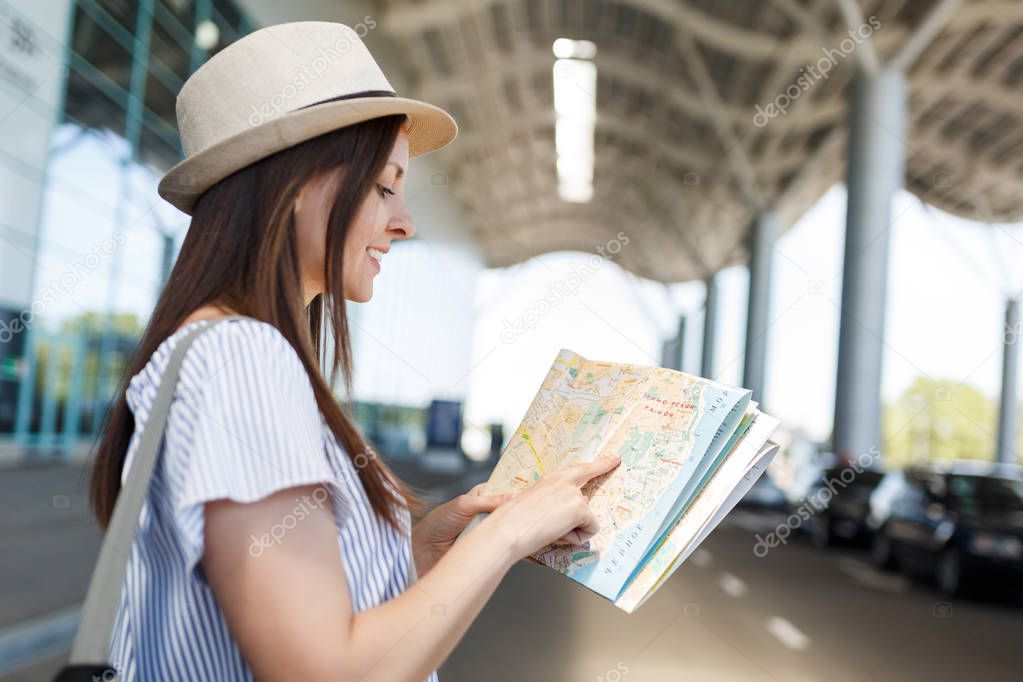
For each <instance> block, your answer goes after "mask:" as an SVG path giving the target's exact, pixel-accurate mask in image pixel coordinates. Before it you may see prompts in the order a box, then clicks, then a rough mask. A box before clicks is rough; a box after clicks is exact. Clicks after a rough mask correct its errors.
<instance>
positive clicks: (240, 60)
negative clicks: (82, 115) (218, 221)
mask: <svg viewBox="0 0 1023 682" xmlns="http://www.w3.org/2000/svg"><path fill="white" fill-rule="evenodd" d="M392 114H405V115H406V116H408V123H407V126H406V130H407V132H408V136H409V155H410V156H418V155H420V154H425V153H426V152H430V151H434V150H435V149H440V148H441V147H443V146H445V145H446V144H448V143H449V142H451V140H453V139H454V138H455V135H456V134H457V133H458V126H457V125H456V124H455V121H454V119H453V118H451V116H450V115H448V113H447V112H445V111H444V110H443V109H440V108H438V107H435V106H433V105H432V104H427V103H425V102H420V101H417V100H414V99H406V98H404V97H398V96H397V95H396V94H395V92H394V89H393V88H392V87H391V84H390V83H388V82H387V78H386V77H385V76H384V74H383V72H382V71H381V70H380V67H379V66H378V65H377V63H376V61H375V60H374V59H373V56H372V55H371V54H370V53H369V50H367V49H366V46H365V44H363V42H362V40H361V39H360V37H359V34H358V32H356V31H355V30H353V29H352V28H349V27H348V26H345V25H344V24H335V23H330V22H321V21H301V22H295V23H290V24H279V25H277V26H268V27H266V28H263V29H260V30H258V31H255V32H253V33H250V34H249V35H247V36H245V37H244V38H241V39H239V40H237V41H236V42H234V43H232V44H231V45H229V46H227V47H226V48H224V49H223V50H221V51H220V52H219V53H217V54H216V55H214V56H213V57H212V58H211V59H210V60H209V61H208V62H206V63H205V64H203V65H202V67H200V68H199V69H198V70H197V71H196V72H195V73H194V74H192V76H191V77H190V78H189V79H188V80H187V81H186V82H185V84H184V85H183V86H182V88H181V92H180V93H178V99H177V118H178V130H179V132H180V134H181V144H182V147H183V148H184V152H185V160H184V161H182V162H180V163H179V164H177V165H176V166H174V167H173V168H171V169H170V171H168V172H167V174H166V175H165V176H164V177H163V179H162V180H161V181H160V187H159V192H160V196H162V197H163V198H164V199H166V200H167V201H169V202H170V203H171V204H173V205H174V206H176V207H177V208H179V209H181V210H182V211H184V212H185V213H191V212H192V209H193V207H194V206H195V202H196V201H197V200H198V199H199V197H200V196H201V195H202V193H203V192H205V191H206V190H208V189H209V188H210V187H212V186H213V185H214V184H216V183H217V182H219V181H220V180H222V179H224V178H226V177H227V176H229V175H230V174H231V173H234V172H235V171H238V170H241V169H242V168H244V167H246V166H248V165H249V164H252V163H254V162H256V161H258V160H260V159H262V158H265V157H267V156H270V155H271V154H273V153H275V152H279V151H281V150H282V149H287V148H288V147H291V146H293V145H296V144H298V143H299V142H304V141H305V140H308V139H310V138H313V137H316V136H317V135H322V134H323V133H326V132H329V131H331V130H336V129H338V128H342V127H344V126H347V125H351V124H353V123H361V122H362V121H367V120H369V119H373V118H379V117H381V116H389V115H392Z"/></svg>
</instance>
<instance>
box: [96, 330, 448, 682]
mask: <svg viewBox="0 0 1023 682" xmlns="http://www.w3.org/2000/svg"><path fill="white" fill-rule="evenodd" d="M206 324H209V322H206V321H199V322H194V323H191V324H189V325H186V326H185V327H183V328H182V329H179V330H177V331H176V332H175V333H174V334H173V335H172V336H170V337H169V338H168V339H167V340H166V341H164V342H163V343H162V344H161V345H160V347H159V348H158V349H157V350H156V352H155V353H153V356H152V357H151V358H150V360H149V362H148V364H147V365H146V366H145V368H143V370H142V371H141V372H139V373H138V374H137V375H135V376H134V377H132V379H131V381H130V382H129V385H128V389H127V402H128V406H129V408H130V409H131V411H132V413H133V414H134V415H135V424H136V428H135V434H134V435H133V436H132V440H131V443H130V445H129V448H128V456H127V459H126V461H125V467H124V471H123V472H122V481H123V480H124V478H125V477H126V476H127V472H128V469H129V468H130V467H131V462H132V459H133V457H134V452H135V449H136V448H137V446H138V441H139V435H140V433H141V429H142V427H143V426H144V425H145V423H146V419H147V418H148V416H149V410H150V408H151V406H152V403H153V399H154V398H155V396H156V390H157V386H158V385H159V381H160V378H161V376H162V374H163V371H164V369H165V368H166V366H167V360H168V358H169V356H170V353H171V350H172V348H173V347H174V345H175V344H176V343H177V342H178V340H179V339H180V338H181V336H182V334H183V333H184V331H185V330H186V329H189V328H191V327H193V326H194V325H206ZM315 483H324V484H327V487H328V488H329V490H330V492H331V496H330V500H329V501H328V500H315V499H310V500H306V501H303V502H301V504H305V505H306V506H307V507H308V505H310V504H318V503H320V504H330V505H331V506H332V509H333V513H334V518H335V521H336V522H337V526H338V547H339V550H340V552H341V559H342V562H343V564H344V569H345V573H346V577H347V579H348V590H349V593H350V595H351V601H352V606H353V608H354V609H355V611H363V610H365V609H369V608H372V607H373V606H376V605H378V604H380V603H381V602H384V601H387V600H389V599H391V598H393V597H395V596H397V595H398V594H400V593H401V592H402V591H404V590H405V588H406V587H407V586H408V585H409V584H410V583H411V582H412V581H414V580H415V575H414V574H413V575H410V573H413V572H414V568H413V567H412V565H411V541H410V536H409V530H410V517H409V513H408V510H407V509H406V510H404V511H403V513H402V515H401V520H402V524H401V525H402V526H403V531H397V530H395V529H393V528H391V527H390V526H389V525H388V524H387V523H386V522H385V521H384V520H382V519H380V518H379V517H378V516H377V515H376V514H375V513H374V512H373V509H372V507H371V506H370V503H369V500H368V498H367V497H366V493H365V490H364V489H363V487H362V483H361V482H360V480H359V477H358V474H357V473H356V470H355V467H354V466H353V464H352V462H351V460H350V459H349V458H348V457H347V456H346V455H345V453H344V451H343V449H342V447H341V445H340V444H339V443H338V442H337V440H336V439H335V438H334V436H333V434H332V433H331V432H330V430H329V429H328V428H327V426H326V422H325V421H324V419H323V417H322V415H321V414H320V412H319V409H318V408H317V405H316V400H315V397H314V395H313V390H312V387H311V385H310V384H309V380H308V377H307V376H306V373H305V370H304V369H303V367H302V364H301V361H300V360H299V358H298V355H297V354H296V353H295V351H294V349H292V347H291V346H290V344H289V343H288V342H287V340H286V339H285V338H284V337H283V336H282V335H281V334H280V332H278V331H277V329H275V328H274V327H273V326H271V325H268V324H264V323H262V322H258V321H255V320H233V321H229V322H224V323H221V324H220V325H218V326H217V327H216V328H215V329H213V330H211V331H208V332H206V333H204V334H202V335H200V336H199V337H198V338H197V339H196V341H195V342H194V343H193V345H192V347H191V348H190V349H189V350H188V352H187V354H186V355H185V359H184V363H183V364H182V367H181V375H180V378H179V380H178V387H177V391H176V392H175V395H174V401H173V402H172V403H171V408H170V413H169V415H168V418H167V426H166V438H165V441H164V447H163V451H162V452H161V453H160V457H159V459H158V461H157V465H156V469H155V471H154V473H153V479H152V483H151V484H150V489H149V493H148V498H147V500H146V503H145V505H144V506H143V508H142V516H141V520H140V525H139V529H138V533H137V535H136V536H135V540H134V543H133V545H132V547H131V555H130V560H129V563H128V571H127V576H126V579H125V585H124V590H123V592H122V598H121V607H120V612H119V614H118V618H117V625H116V627H115V631H114V637H113V643H112V646H111V652H110V660H111V663H112V664H113V665H114V666H115V667H116V668H117V670H118V671H119V674H120V675H121V676H123V677H119V678H118V679H125V680H251V679H253V676H252V673H251V671H250V670H249V668H248V666H247V665H246V664H245V661H244V660H243V659H242V656H241V652H240V651H239V649H238V645H237V644H236V643H235V641H234V640H233V639H232V637H231V635H230V633H229V631H228V628H227V623H226V621H225V620H224V614H223V613H222V612H221V610H220V608H219V607H218V605H217V602H216V599H215V598H214V596H213V592H212V590H211V589H210V587H209V586H208V585H207V583H206V581H205V578H204V576H203V574H202V567H201V564H200V559H201V558H202V554H203V520H204V504H205V503H206V502H209V501H211V500H219V499H231V500H235V501H237V502H253V501H255V500H259V499H261V498H264V497H266V496H268V495H270V494H272V493H274V492H276V491H279V490H283V489H287V488H292V487H295V486H301V485H309V484H315ZM296 504H297V505H298V504H299V502H298V501H297V500H296ZM296 515H297V518H301V514H300V512H298V511H297V510H296ZM284 521H285V523H286V519H285V520H284ZM268 530H269V529H268ZM268 537H269V536H267V537H263V538H261V539H258V541H257V539H256V538H254V539H253V544H252V547H251V549H250V551H252V552H261V551H266V550H267V549H268V546H267V545H268V542H269V543H272V542H273V540H272V539H270V540H269V541H268V539H267V538H268ZM428 679H429V680H431V681H432V680H436V679H437V674H436V672H434V673H431V674H430V677H429V678H428Z"/></svg>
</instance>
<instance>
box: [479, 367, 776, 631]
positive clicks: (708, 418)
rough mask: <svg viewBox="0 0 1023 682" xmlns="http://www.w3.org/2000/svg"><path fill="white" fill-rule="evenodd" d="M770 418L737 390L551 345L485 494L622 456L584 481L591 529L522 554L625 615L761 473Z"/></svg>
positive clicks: (769, 452) (771, 449)
mask: <svg viewBox="0 0 1023 682" xmlns="http://www.w3.org/2000/svg"><path fill="white" fill-rule="evenodd" d="M777 426H778V420H776V419H774V418H773V417H770V416H768V415H766V414H763V413H762V412H760V411H759V410H757V409H756V403H754V402H752V401H751V399H750V391H748V390H746V389H742V388H734V387H731V386H725V385H723V384H719V383H717V382H715V381H711V380H709V379H701V378H699V377H694V376H691V375H688V374H684V373H683V372H677V371H674V370H670V369H664V368H661V367H649V366H643V365H631V364H615V363H610V362H596V361H593V360H587V359H586V358H584V357H582V356H581V355H578V354H577V353H574V352H572V351H570V350H561V351H560V352H559V353H558V356H557V357H556V358H555V360H554V364H553V365H552V366H551V369H550V371H549V372H548V373H547V376H546V378H545V379H544V381H543V384H542V385H541V386H540V390H539V392H538V393H537V394H536V397H535V398H534V399H533V402H532V404H531V405H530V406H529V409H528V410H527V412H526V415H525V417H524V418H523V420H522V424H521V425H520V426H519V428H518V429H517V430H516V431H515V433H514V434H512V436H511V437H510V439H509V441H508V444H507V445H506V446H505V448H504V451H503V452H502V453H501V457H500V459H499V460H498V463H497V466H496V467H495V468H494V471H493V473H492V474H491V476H490V479H489V481H488V482H487V485H486V490H485V492H486V493H487V494H494V493H507V492H519V491H522V490H524V489H526V488H528V487H529V486H531V485H533V484H534V483H536V482H537V481H539V480H540V479H541V478H543V476H544V475H546V474H548V473H550V472H552V471H555V470H557V469H558V468H560V467H563V466H566V465H569V464H573V463H576V462H585V461H590V460H592V459H593V458H595V457H598V456H600V455H603V454H612V453H618V454H619V455H621V460H622V461H621V464H620V465H619V466H618V467H616V468H615V469H614V470H613V471H611V472H609V473H608V474H605V475H603V476H600V477H598V478H595V479H593V480H592V481H590V482H589V483H588V484H587V485H586V486H584V488H583V493H584V494H585V495H586V497H587V498H588V499H589V503H590V508H591V509H592V510H593V511H594V512H595V513H596V514H597V516H598V518H599V520H600V531H599V532H598V533H597V534H596V535H595V536H593V537H592V538H591V539H590V540H589V542H588V543H587V544H586V545H583V546H569V545H556V546H555V545H551V546H548V547H546V548H544V549H542V550H540V551H539V552H537V553H536V554H534V555H533V556H532V557H531V559H532V560H533V561H535V562H537V563H540V564H544V565H546V566H549V567H551V568H553V569H555V570H557V571H559V572H560V573H562V574H563V575H566V576H568V577H569V578H571V579H572V580H574V581H576V582H578V583H580V584H582V585H584V586H585V587H587V588H589V589H591V590H593V591H594V592H596V593H598V594H600V595H602V596H604V597H605V598H607V599H609V600H611V601H612V602H614V604H615V605H616V606H618V607H619V608H621V609H623V610H625V611H627V612H630V613H631V612H632V611H634V610H635V609H636V608H638V607H639V605H640V604H642V603H643V602H644V601H646V599H648V598H649V597H650V595H652V594H653V593H654V592H655V591H656V590H657V589H658V588H659V587H660V586H661V585H662V584H663V583H664V581H665V580H666V579H667V578H668V577H669V576H670V575H671V574H672V573H673V572H674V571H675V569H677V568H678V566H679V565H681V563H682V562H683V561H685V559H686V558H687V557H688V556H689V554H690V553H691V552H692V551H693V550H694V549H695V548H696V547H697V545H699V544H700V542H702V541H703V539H704V538H705V537H706V536H707V534H708V533H710V531H711V530H712V529H713V528H714V527H715V526H716V525H717V524H718V522H720V521H721V519H722V518H723V517H724V516H725V514H727V513H728V511H729V510H731V508H732V507H733V506H734V505H735V503H736V502H737V501H738V499H739V498H740V497H742V495H743V494H745V492H746V491H747V490H749V488H750V486H752V485H753V483H754V482H755V481H756V479H757V478H758V477H759V476H760V474H761V473H763V471H764V470H765V469H766V467H767V464H768V463H769V462H770V460H771V458H772V457H773V456H774V454H775V453H776V452H777V449H778V447H777V445H775V444H773V443H770V442H769V438H770V436H771V433H772V432H773V431H774V429H775V428H776V427H777Z"/></svg>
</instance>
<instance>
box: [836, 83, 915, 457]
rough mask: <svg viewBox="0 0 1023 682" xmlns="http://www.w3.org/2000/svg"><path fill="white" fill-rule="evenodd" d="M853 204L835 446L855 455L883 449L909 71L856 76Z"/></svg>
mask: <svg viewBox="0 0 1023 682" xmlns="http://www.w3.org/2000/svg"><path fill="white" fill-rule="evenodd" d="M852 86H853V87H852V100H851V102H850V105H849V141H848V159H849V161H848V167H847V171H846V173H847V178H846V185H847V187H848V192H849V196H848V206H847V210H846V227H845V258H844V262H843V272H842V309H841V317H840V320H841V321H840V327H839V338H838V378H837V382H836V386H835V431H834V443H833V445H834V449H835V453H836V454H837V455H839V456H840V457H841V456H843V455H845V456H850V457H855V456H857V455H858V454H860V453H863V452H869V451H870V448H872V447H877V448H880V447H881V445H882V442H881V361H882V357H883V352H884V335H885V303H886V296H887V282H888V251H889V241H890V235H889V227H890V225H891V207H892V199H893V198H894V195H895V193H896V192H897V191H898V190H899V189H900V188H901V187H902V186H903V182H904V179H905V163H906V150H905V139H906V105H907V96H906V78H905V75H903V74H902V73H900V72H898V71H893V70H887V69H883V70H881V71H879V72H877V73H872V74H868V73H864V72H862V71H861V72H859V73H858V74H857V75H856V76H855V78H854V80H853V83H852Z"/></svg>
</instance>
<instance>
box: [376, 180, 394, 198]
mask: <svg viewBox="0 0 1023 682" xmlns="http://www.w3.org/2000/svg"><path fill="white" fill-rule="evenodd" d="M377 189H378V190H379V191H380V196H382V197H384V198H387V197H393V196H394V190H393V189H391V188H390V187H384V186H383V185H381V184H379V183H377Z"/></svg>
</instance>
